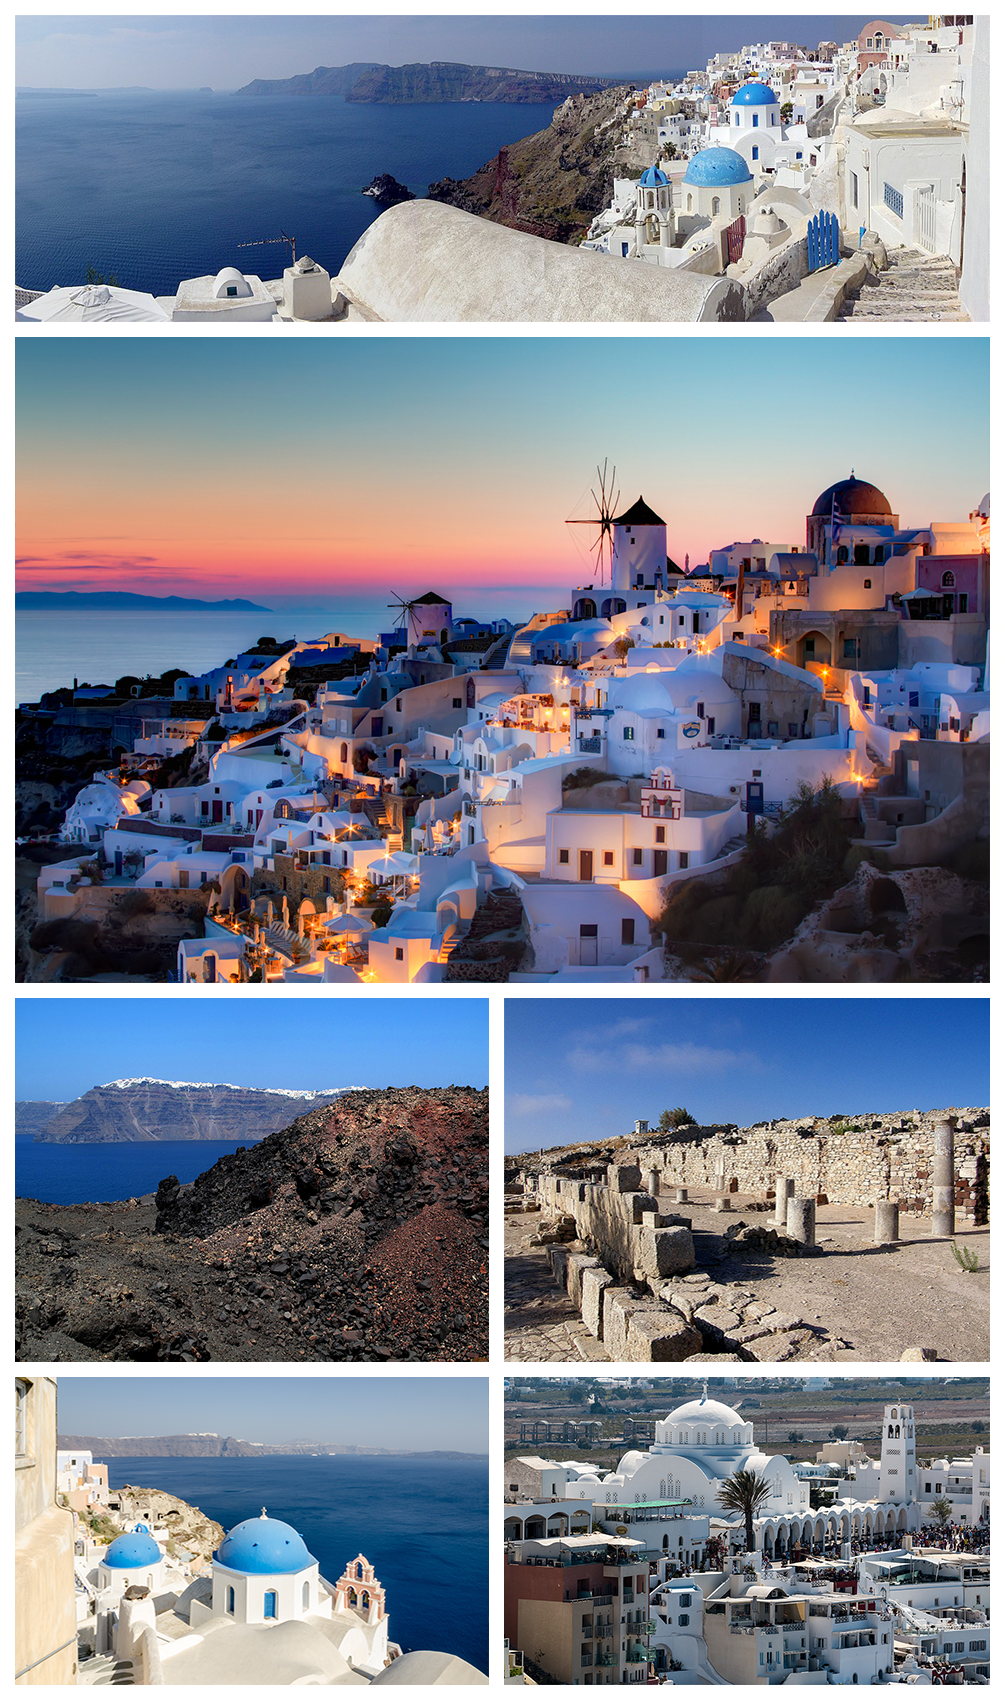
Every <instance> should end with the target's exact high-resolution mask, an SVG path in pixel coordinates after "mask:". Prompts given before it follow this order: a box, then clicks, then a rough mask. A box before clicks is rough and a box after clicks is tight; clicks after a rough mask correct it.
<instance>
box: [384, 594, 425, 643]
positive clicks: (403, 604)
mask: <svg viewBox="0 0 1005 1700" xmlns="http://www.w3.org/2000/svg"><path fill="white" fill-rule="evenodd" d="M391 595H392V597H393V598H394V600H393V601H392V602H389V603H388V604H387V606H388V607H389V608H390V610H391V612H392V614H394V615H395V627H394V629H395V631H402V632H404V634H405V641H406V642H407V641H408V627H409V619H410V617H411V613H412V609H413V608H415V607H417V606H418V598H417V597H414V596H413V597H411V598H409V597H407V596H398V595H397V593H396V592H395V591H393V590H392V592H391Z"/></svg>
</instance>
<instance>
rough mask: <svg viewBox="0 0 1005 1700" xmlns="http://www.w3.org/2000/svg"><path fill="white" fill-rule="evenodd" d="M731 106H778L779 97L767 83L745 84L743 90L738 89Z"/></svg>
mask: <svg viewBox="0 0 1005 1700" xmlns="http://www.w3.org/2000/svg"><path fill="white" fill-rule="evenodd" d="M730 105H731V106H777V105H778V96H777V95H776V93H775V91H774V89H769V87H768V85H767V83H744V85H743V87H742V89H737V91H736V93H735V94H734V96H733V98H732V100H731V101H730Z"/></svg>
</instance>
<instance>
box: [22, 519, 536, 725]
mask: <svg viewBox="0 0 1005 1700" xmlns="http://www.w3.org/2000/svg"><path fill="white" fill-rule="evenodd" d="M557 529H558V528H557V527H556V530H557ZM428 588H429V586H428V584H426V583H425V582H422V583H418V584H416V585H415V586H413V587H412V588H411V589H409V590H408V594H410V595H412V594H421V593H422V592H423V591H424V590H427V589H428ZM406 589H407V587H406ZM188 593H189V592H188V590H186V594H188ZM245 594H248V593H247V592H245ZM259 594H260V595H262V596H263V597H264V598H265V599H266V601H267V600H268V592H267V591H262V592H259ZM320 594H323V592H321V593H320ZM445 594H446V595H452V596H453V606H454V612H455V614H456V615H458V616H461V615H470V616H472V617H474V618H477V619H480V620H495V619H511V620H523V619H529V617H530V611H531V609H532V608H535V607H537V608H550V607H557V606H561V602H560V601H558V602H556V601H555V598H556V597H558V598H561V596H562V595H563V592H562V590H561V589H560V588H558V587H556V586H554V585H524V586H519V587H517V588H516V589H500V588H496V589H491V588H490V589H486V588H484V587H483V586H478V585H455V586H452V587H447V588H446V590H445ZM517 599H519V600H517ZM249 600H251V601H257V600H258V596H257V595H255V594H250V595H249ZM388 603H390V590H389V589H385V588H384V587H383V586H380V587H375V588H374V589H373V590H371V591H370V592H369V593H368V594H363V595H359V596H355V597H353V596H341V595H340V596H339V597H338V598H337V599H336V598H333V599H332V601H331V602H329V603H328V604H327V605H326V606H324V605H321V606H319V605H314V606H307V605H304V606H295V607H293V606H289V607H287V606H284V607H281V608H276V607H271V608H268V609H266V611H265V612H263V613H257V614H248V613H227V612H220V613H207V612H205V611H202V610H197V609H192V610H191V611H189V612H181V613H179V612H169V611H166V610H165V611H162V610H160V609H155V608H152V609H141V610H131V611H126V610H111V611H110V610H107V609H100V610H99V609H91V608H84V609H79V610H77V609H75V610H73V611H72V612H71V611H67V610H64V609H60V608H53V609H48V608H32V609H19V610H18V611H17V612H16V613H15V616H14V689H15V697H14V701H15V703H19V702H37V701H38V699H39V697H40V696H41V694H42V692H43V691H55V690H59V689H60V687H61V686H64V685H66V686H69V685H72V684H73V681H74V679H76V680H77V681H78V682H79V683H80V684H81V685H83V684H85V683H87V684H90V685H114V683H115V681H116V679H118V678H121V676H122V674H123V673H124V672H126V671H127V670H128V671H129V672H130V673H132V674H134V675H135V676H136V677H138V678H142V677H143V676H144V675H145V674H148V673H149V674H151V675H153V676H154V677H155V678H156V677H158V676H159V675H160V674H161V673H164V672H166V671H167V669H168V668H170V667H182V668H184V669H185V671H186V672H188V673H191V674H192V675H198V674H200V673H204V672H206V671H207V669H208V668H210V667H218V666H220V665H221V664H222V663H223V662H225V661H226V660H227V659H228V657H230V656H234V655H238V654H239V653H240V652H241V651H242V650H245V649H247V648H249V646H251V645H253V644H254V643H256V642H257V641H258V639H259V638H261V637H274V638H277V639H278V640H279V641H280V642H283V641H284V640H285V639H286V638H300V639H304V638H313V637H320V636H323V635H324V633H325V632H331V631H338V632H345V633H346V635H347V636H348V637H351V638H376V637H377V635H378V633H379V632H381V631H388V630H390V629H391V628H392V626H393V625H394V620H395V615H394V612H393V610H392V608H391V607H389V606H385V604H388Z"/></svg>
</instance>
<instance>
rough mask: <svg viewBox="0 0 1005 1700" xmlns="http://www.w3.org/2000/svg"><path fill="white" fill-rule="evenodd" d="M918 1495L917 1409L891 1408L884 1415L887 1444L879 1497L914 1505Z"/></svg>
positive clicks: (884, 1443) (881, 1461)
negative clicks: (915, 1420) (916, 1461)
mask: <svg viewBox="0 0 1005 1700" xmlns="http://www.w3.org/2000/svg"><path fill="white" fill-rule="evenodd" d="M917 1495H918V1472H917V1465H916V1463H915V1456H914V1406H913V1405H887V1406H886V1409H885V1410H884V1412H883V1441H882V1446H881V1449H880V1457H879V1493H878V1495H877V1498H879V1499H887V1500H891V1499H892V1500H896V1501H897V1502H898V1503H900V1504H911V1503H913V1501H914V1500H915V1499H916V1498H917Z"/></svg>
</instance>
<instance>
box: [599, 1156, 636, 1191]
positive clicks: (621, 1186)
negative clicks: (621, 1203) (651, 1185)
mask: <svg viewBox="0 0 1005 1700" xmlns="http://www.w3.org/2000/svg"><path fill="white" fill-rule="evenodd" d="M607 1184H608V1186H609V1187H610V1188H611V1191H612V1192H639V1191H640V1190H641V1188H642V1170H641V1169H640V1168H639V1165H638V1164H637V1163H612V1164H611V1166H610V1168H609V1169H608V1171H607Z"/></svg>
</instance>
